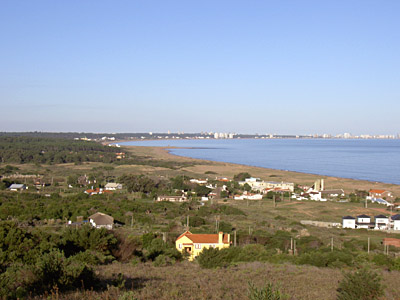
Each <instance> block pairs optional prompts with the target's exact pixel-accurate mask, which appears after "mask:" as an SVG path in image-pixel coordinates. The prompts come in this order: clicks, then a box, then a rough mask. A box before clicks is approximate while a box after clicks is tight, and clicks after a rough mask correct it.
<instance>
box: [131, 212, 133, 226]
mask: <svg viewBox="0 0 400 300" xmlns="http://www.w3.org/2000/svg"><path fill="white" fill-rule="evenodd" d="M132 227H133V214H132V216H131V228H132Z"/></svg>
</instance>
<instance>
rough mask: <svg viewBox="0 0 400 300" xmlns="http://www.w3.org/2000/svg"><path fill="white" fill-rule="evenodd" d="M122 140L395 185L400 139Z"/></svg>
mask: <svg viewBox="0 0 400 300" xmlns="http://www.w3.org/2000/svg"><path fill="white" fill-rule="evenodd" d="M121 145H133V146H159V147H182V148H174V149H170V152H171V153H172V154H175V155H179V156H187V157H192V158H199V159H206V160H213V161H220V162H229V163H237V164H244V165H249V166H257V167H264V168H271V169H279V170H289V171H296V172H303V173H311V174H319V175H327V176H335V177H343V178H353V179H361V180H369V181H376V182H385V183H393V184H400V140H399V139H393V140H386V139H366V140H359V139H196V140H153V141H138V142H125V143H121Z"/></svg>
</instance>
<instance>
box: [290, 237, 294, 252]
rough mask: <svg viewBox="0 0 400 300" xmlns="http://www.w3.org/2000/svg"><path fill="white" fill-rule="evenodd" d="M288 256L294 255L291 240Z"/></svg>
mask: <svg viewBox="0 0 400 300" xmlns="http://www.w3.org/2000/svg"><path fill="white" fill-rule="evenodd" d="M289 254H290V255H294V251H293V238H290V250H289Z"/></svg>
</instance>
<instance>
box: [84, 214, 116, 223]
mask: <svg viewBox="0 0 400 300" xmlns="http://www.w3.org/2000/svg"><path fill="white" fill-rule="evenodd" d="M89 219H92V220H93V222H94V223H96V225H110V224H114V218H113V217H111V216H109V215H106V214H103V213H101V212H97V213H95V214H93V215H91V216H90V217H89Z"/></svg>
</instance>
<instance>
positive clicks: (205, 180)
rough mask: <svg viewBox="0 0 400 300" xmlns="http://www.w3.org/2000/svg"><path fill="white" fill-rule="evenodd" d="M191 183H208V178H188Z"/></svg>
mask: <svg viewBox="0 0 400 300" xmlns="http://www.w3.org/2000/svg"><path fill="white" fill-rule="evenodd" d="M189 181H190V182H191V183H197V184H200V185H201V184H207V183H208V178H207V179H195V178H193V179H190V180H189Z"/></svg>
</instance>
